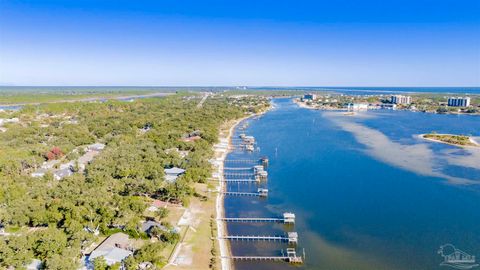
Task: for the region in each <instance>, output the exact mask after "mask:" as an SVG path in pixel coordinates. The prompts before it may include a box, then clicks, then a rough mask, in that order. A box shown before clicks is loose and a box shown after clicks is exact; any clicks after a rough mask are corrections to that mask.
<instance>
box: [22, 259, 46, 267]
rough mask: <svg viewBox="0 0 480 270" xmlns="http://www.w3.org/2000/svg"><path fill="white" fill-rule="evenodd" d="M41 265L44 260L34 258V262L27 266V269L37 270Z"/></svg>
mask: <svg viewBox="0 0 480 270" xmlns="http://www.w3.org/2000/svg"><path fill="white" fill-rule="evenodd" d="M41 266H42V261H40V260H39V259H33V260H32V262H31V263H29V264H28V265H27V266H26V268H27V270H37V269H40V267H41Z"/></svg>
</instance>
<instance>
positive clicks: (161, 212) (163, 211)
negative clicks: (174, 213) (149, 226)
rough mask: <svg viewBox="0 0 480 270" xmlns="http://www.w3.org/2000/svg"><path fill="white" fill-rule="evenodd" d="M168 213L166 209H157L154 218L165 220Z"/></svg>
mask: <svg viewBox="0 0 480 270" xmlns="http://www.w3.org/2000/svg"><path fill="white" fill-rule="evenodd" d="M169 212H170V211H169V210H168V209H167V208H164V207H162V208H160V209H158V210H157V211H155V216H156V217H157V218H158V219H162V218H166V217H167V216H168V213H169Z"/></svg>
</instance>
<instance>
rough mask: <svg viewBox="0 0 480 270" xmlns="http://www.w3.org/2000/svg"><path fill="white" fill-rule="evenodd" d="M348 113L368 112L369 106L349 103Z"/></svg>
mask: <svg viewBox="0 0 480 270" xmlns="http://www.w3.org/2000/svg"><path fill="white" fill-rule="evenodd" d="M347 109H348V111H366V110H368V104H366V103H348V104H347Z"/></svg>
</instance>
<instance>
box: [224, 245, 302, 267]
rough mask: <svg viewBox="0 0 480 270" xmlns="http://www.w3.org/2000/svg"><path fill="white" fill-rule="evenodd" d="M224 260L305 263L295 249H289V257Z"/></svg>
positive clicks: (239, 257) (232, 258) (250, 257)
mask: <svg viewBox="0 0 480 270" xmlns="http://www.w3.org/2000/svg"><path fill="white" fill-rule="evenodd" d="M282 253H283V251H282ZM222 258H225V259H230V260H237V261H284V262H289V263H292V264H301V263H303V257H301V256H297V253H296V251H295V249H294V248H287V255H282V256H225V257H222Z"/></svg>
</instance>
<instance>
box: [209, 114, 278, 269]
mask: <svg viewBox="0 0 480 270" xmlns="http://www.w3.org/2000/svg"><path fill="white" fill-rule="evenodd" d="M270 108H271V107H270ZM270 108H269V109H270ZM269 109H268V110H269ZM268 110H266V111H264V112H260V113H256V114H252V115H249V116H247V117H243V118H240V119H238V120H236V121H235V123H234V124H233V125H232V126H231V127H230V128H229V130H228V134H227V135H226V136H225V135H224V136H220V138H219V141H220V143H219V145H221V144H222V142H225V141H227V148H226V151H222V149H221V147H218V146H217V147H216V148H215V152H216V154H219V153H220V154H221V155H220V157H219V158H217V162H219V166H218V167H217V170H216V173H217V174H218V180H219V186H218V195H217V199H216V213H217V239H218V243H219V246H220V258H221V259H220V261H221V266H222V270H232V269H234V267H233V264H232V262H231V260H230V259H229V258H228V257H230V256H231V249H230V245H229V242H228V240H225V239H221V237H223V236H224V235H226V234H227V226H226V223H225V222H224V221H219V220H218V219H219V218H223V217H225V207H224V200H223V197H224V196H223V194H222V191H223V190H224V189H225V183H224V182H223V180H224V177H223V167H224V163H225V159H226V158H227V155H228V154H229V153H230V149H231V138H232V136H233V131H234V130H235V128H236V127H237V126H238V124H240V123H241V122H242V121H244V120H246V119H248V118H252V117H256V116H259V115H262V114H264V113H266V112H267V111H268Z"/></svg>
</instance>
